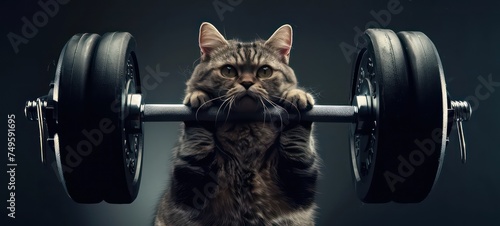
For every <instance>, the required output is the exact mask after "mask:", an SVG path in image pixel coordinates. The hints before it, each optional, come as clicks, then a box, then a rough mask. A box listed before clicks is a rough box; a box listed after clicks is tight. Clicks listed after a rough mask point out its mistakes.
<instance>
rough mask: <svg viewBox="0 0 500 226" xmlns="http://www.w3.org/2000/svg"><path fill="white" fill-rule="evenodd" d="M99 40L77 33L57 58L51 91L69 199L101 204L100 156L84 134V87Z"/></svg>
mask: <svg viewBox="0 0 500 226" xmlns="http://www.w3.org/2000/svg"><path fill="white" fill-rule="evenodd" d="M99 38H100V36H99V35H96V34H77V35H74V36H73V37H72V38H71V39H70V40H69V41H68V42H67V43H66V45H65V46H64V48H63V50H62V52H61V55H60V57H59V61H58V65H57V70H56V75H55V77H56V78H55V84H54V91H53V96H54V100H55V101H56V102H57V103H58V105H57V108H56V117H57V119H58V121H57V127H58V128H57V135H56V136H55V137H54V139H55V140H54V143H55V145H54V149H55V150H54V151H55V152H56V161H57V166H58V170H59V177H60V178H61V180H62V182H63V185H64V186H65V189H66V191H67V192H68V194H69V196H70V197H71V198H72V199H73V200H74V201H76V202H79V203H97V202H100V201H102V192H101V191H102V187H101V185H100V184H101V182H102V180H101V179H102V178H101V176H100V175H101V174H100V172H101V171H100V168H99V165H98V163H99V159H100V155H99V153H98V152H96V151H95V150H94V149H93V145H92V140H91V138H89V137H88V136H87V135H86V133H85V130H86V122H87V120H86V119H87V118H88V112H87V111H86V101H87V98H86V97H87V92H88V89H87V86H86V84H87V81H88V77H89V72H90V65H91V62H92V56H93V54H94V48H95V46H96V44H97V42H98V41H99Z"/></svg>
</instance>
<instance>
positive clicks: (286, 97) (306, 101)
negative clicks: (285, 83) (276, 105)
mask: <svg viewBox="0 0 500 226" xmlns="http://www.w3.org/2000/svg"><path fill="white" fill-rule="evenodd" d="M282 98H283V104H284V105H285V107H287V108H289V109H291V108H297V109H299V110H305V109H310V108H312V106H313V105H314V98H313V96H312V95H311V94H310V93H307V92H306V91H304V90H301V89H292V90H288V91H286V92H284V93H283V97H282Z"/></svg>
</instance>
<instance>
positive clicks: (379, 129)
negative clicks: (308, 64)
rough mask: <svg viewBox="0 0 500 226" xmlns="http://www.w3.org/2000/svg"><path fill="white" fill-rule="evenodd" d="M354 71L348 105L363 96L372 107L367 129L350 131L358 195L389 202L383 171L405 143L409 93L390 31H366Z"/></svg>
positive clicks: (392, 163) (389, 167)
mask: <svg viewBox="0 0 500 226" xmlns="http://www.w3.org/2000/svg"><path fill="white" fill-rule="evenodd" d="M363 38H364V41H365V43H366V45H365V46H364V47H363V48H361V50H360V52H359V54H358V57H357V60H356V64H355V65H354V69H353V83H352V84H353V87H352V96H351V103H354V102H353V100H354V97H355V96H356V95H366V96H368V97H369V98H368V100H369V101H370V102H371V103H372V106H373V108H372V126H371V127H370V130H368V131H359V130H357V129H356V128H355V127H351V137H350V138H351V139H350V141H351V159H352V166H353V172H354V178H355V187H356V193H357V195H358V197H359V198H360V200H361V201H363V202H366V203H382V202H389V201H391V198H392V190H391V189H390V187H389V184H388V180H387V179H386V176H385V175H386V173H387V172H388V171H390V170H394V168H397V166H396V164H395V163H396V161H397V157H398V155H399V153H400V151H401V150H402V149H404V148H405V147H406V146H407V144H408V143H409V137H408V136H409V134H408V131H409V130H410V128H409V127H408V126H407V122H408V117H409V114H410V110H409V109H410V105H411V103H410V102H409V100H410V93H411V90H410V89H409V84H408V76H407V67H406V61H405V57H404V52H403V49H402V46H401V43H400V41H399V38H398V37H397V35H396V34H395V33H394V32H393V31H391V30H383V29H368V30H366V32H365V35H364V37H363Z"/></svg>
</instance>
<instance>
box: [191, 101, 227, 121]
mask: <svg viewBox="0 0 500 226" xmlns="http://www.w3.org/2000/svg"><path fill="white" fill-rule="evenodd" d="M223 97H224V96H220V97H216V98H213V99H210V100H207V101H206V102H205V103H203V104H201V105H200V106H199V107H198V109H196V113H195V118H196V121H198V112H199V111H200V109H202V108H203V106H205V105H206V104H208V103H210V102H212V101H215V100H218V99H221V98H223Z"/></svg>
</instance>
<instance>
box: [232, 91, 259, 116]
mask: <svg viewBox="0 0 500 226" xmlns="http://www.w3.org/2000/svg"><path fill="white" fill-rule="evenodd" d="M261 108H262V106H261V104H260V102H259V99H258V97H256V96H254V95H250V94H244V95H241V96H239V97H237V98H236V100H235V101H234V110H235V111H237V112H255V111H257V110H259V109H261Z"/></svg>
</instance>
